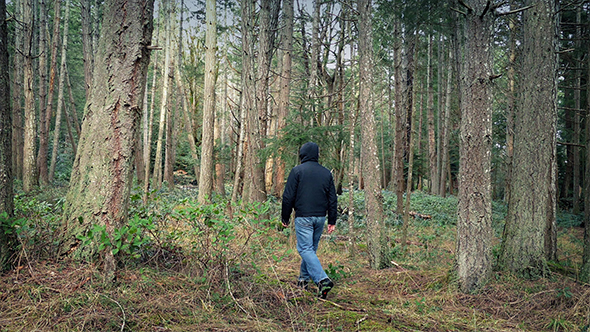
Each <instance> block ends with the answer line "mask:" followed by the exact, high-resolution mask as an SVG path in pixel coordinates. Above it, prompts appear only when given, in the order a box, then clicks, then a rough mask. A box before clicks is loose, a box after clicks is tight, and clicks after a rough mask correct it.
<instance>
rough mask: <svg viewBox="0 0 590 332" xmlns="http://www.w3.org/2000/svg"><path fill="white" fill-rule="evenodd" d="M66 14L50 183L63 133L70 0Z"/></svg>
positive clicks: (68, 0)
mask: <svg viewBox="0 0 590 332" xmlns="http://www.w3.org/2000/svg"><path fill="white" fill-rule="evenodd" d="M65 5H66V12H65V15H64V36H63V42H62V44H61V66H60V73H59V86H58V88H57V91H58V92H57V108H56V114H55V128H54V130H53V151H52V153H51V163H50V164H49V177H48V179H49V182H50V183H51V182H53V178H54V175H55V163H56V162H57V147H58V146H59V134H60V131H61V114H62V108H63V107H64V85H65V79H66V56H67V50H68V26H69V24H68V23H69V21H70V0H66V4H65Z"/></svg>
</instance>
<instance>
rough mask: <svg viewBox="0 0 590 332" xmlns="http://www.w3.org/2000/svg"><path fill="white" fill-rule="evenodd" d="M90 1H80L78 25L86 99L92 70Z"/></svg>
mask: <svg viewBox="0 0 590 332" xmlns="http://www.w3.org/2000/svg"><path fill="white" fill-rule="evenodd" d="M90 7H91V0H81V1H80V21H81V22H80V23H81V25H82V57H83V58H82V59H83V60H84V83H85V85H84V89H85V91H86V99H88V97H89V94H90V87H91V86H92V70H93V69H94V53H93V48H92V14H91V8H90Z"/></svg>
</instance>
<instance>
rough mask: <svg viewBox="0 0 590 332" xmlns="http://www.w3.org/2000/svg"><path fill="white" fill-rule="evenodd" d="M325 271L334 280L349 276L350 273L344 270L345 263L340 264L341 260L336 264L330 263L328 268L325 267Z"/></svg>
mask: <svg viewBox="0 0 590 332" xmlns="http://www.w3.org/2000/svg"><path fill="white" fill-rule="evenodd" d="M324 271H326V274H327V275H328V277H329V278H330V279H332V281H338V280H341V279H344V278H347V277H349V273H347V272H346V271H345V270H344V265H342V264H340V262H339V261H336V264H332V263H328V268H327V269H324Z"/></svg>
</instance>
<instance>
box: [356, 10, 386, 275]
mask: <svg viewBox="0 0 590 332" xmlns="http://www.w3.org/2000/svg"><path fill="white" fill-rule="evenodd" d="M357 11H358V13H359V16H358V28H359V79H360V84H359V106H360V117H361V119H363V121H362V124H361V139H362V142H361V151H362V155H363V156H362V158H363V178H364V179H365V202H366V203H365V211H366V216H367V217H366V220H367V241H368V247H369V255H370V262H371V267H372V268H374V269H378V268H380V267H381V251H382V241H383V203H382V196H381V179H380V174H381V171H380V170H379V158H378V150H377V143H376V142H375V114H374V110H373V93H372V88H373V67H374V62H373V37H372V22H373V20H372V16H371V0H358V3H357Z"/></svg>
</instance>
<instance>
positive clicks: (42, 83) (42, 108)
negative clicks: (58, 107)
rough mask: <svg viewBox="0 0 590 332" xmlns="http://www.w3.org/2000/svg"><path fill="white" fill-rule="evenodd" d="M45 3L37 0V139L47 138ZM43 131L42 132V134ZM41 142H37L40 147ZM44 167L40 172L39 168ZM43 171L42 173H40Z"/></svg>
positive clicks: (44, 179)
mask: <svg viewBox="0 0 590 332" xmlns="http://www.w3.org/2000/svg"><path fill="white" fill-rule="evenodd" d="M47 53H48V48H47V5H46V2H45V0H40V1H39V70H38V73H39V139H41V136H43V135H44V136H43V137H44V138H47V135H45V133H44V130H45V122H44V121H45V119H46V117H47V116H46V114H45V112H46V110H47ZM42 133H43V134H42ZM40 145H41V143H39V148H40ZM41 155H42V153H39V151H38V153H37V171H38V172H39V183H40V184H41V185H45V184H47V180H48V179H47V154H45V155H44V157H45V164H44V165H43V164H42V163H41V160H42V158H41ZM42 167H45V170H44V171H43V172H42V171H41V168H42ZM42 173H43V175H42Z"/></svg>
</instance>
